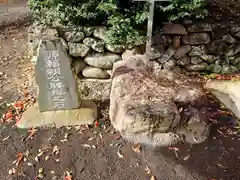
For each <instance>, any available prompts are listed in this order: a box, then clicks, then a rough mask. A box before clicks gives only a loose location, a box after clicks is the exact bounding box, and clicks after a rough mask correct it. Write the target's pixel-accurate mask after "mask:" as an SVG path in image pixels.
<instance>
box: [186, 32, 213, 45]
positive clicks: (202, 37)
mask: <svg viewBox="0 0 240 180" xmlns="http://www.w3.org/2000/svg"><path fill="white" fill-rule="evenodd" d="M182 41H183V43H184V44H190V45H198V44H208V43H209V42H210V36H209V35H208V34H207V33H192V34H189V35H187V36H183V38H182Z"/></svg>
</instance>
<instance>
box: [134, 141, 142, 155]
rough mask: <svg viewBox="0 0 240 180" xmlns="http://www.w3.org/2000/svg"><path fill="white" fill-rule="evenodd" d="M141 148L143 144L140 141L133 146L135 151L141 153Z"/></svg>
mask: <svg viewBox="0 0 240 180" xmlns="http://www.w3.org/2000/svg"><path fill="white" fill-rule="evenodd" d="M140 148H141V146H140V144H139V143H138V144H135V145H133V146H132V149H133V151H134V152H136V153H140V152H141V151H140Z"/></svg>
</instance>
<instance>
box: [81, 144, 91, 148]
mask: <svg viewBox="0 0 240 180" xmlns="http://www.w3.org/2000/svg"><path fill="white" fill-rule="evenodd" d="M83 147H86V148H90V147H91V146H90V145H89V144H83Z"/></svg>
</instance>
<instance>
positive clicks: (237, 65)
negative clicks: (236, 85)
mask: <svg viewBox="0 0 240 180" xmlns="http://www.w3.org/2000/svg"><path fill="white" fill-rule="evenodd" d="M235 67H236V68H237V69H238V70H240V62H239V63H237V64H236V65H235Z"/></svg>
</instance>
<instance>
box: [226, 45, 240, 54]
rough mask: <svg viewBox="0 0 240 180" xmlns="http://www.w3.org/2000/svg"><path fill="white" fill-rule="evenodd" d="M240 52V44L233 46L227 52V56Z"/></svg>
mask: <svg viewBox="0 0 240 180" xmlns="http://www.w3.org/2000/svg"><path fill="white" fill-rule="evenodd" d="M238 53H240V45H237V46H233V47H231V48H230V49H229V50H228V52H227V54H226V55H227V56H234V55H236V54H238Z"/></svg>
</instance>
